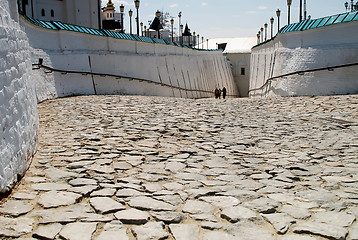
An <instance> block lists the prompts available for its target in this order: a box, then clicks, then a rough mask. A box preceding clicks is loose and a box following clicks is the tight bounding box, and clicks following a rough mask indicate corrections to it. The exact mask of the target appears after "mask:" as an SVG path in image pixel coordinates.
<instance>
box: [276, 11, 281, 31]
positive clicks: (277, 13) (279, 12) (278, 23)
mask: <svg viewBox="0 0 358 240" xmlns="http://www.w3.org/2000/svg"><path fill="white" fill-rule="evenodd" d="M276 16H277V32H279V31H280V16H281V10H280V9H277V10H276Z"/></svg>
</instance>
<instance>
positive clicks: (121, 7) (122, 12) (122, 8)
mask: <svg viewBox="0 0 358 240" xmlns="http://www.w3.org/2000/svg"><path fill="white" fill-rule="evenodd" d="M119 9H120V11H121V25H122V26H121V33H124V22H123V14H124V6H123V4H122V5H121V6H120V7H119Z"/></svg>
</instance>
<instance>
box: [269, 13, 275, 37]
mask: <svg viewBox="0 0 358 240" xmlns="http://www.w3.org/2000/svg"><path fill="white" fill-rule="evenodd" d="M274 21H275V19H274V18H273V17H272V18H270V23H271V38H272V37H273V22H274Z"/></svg>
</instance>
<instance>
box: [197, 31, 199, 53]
mask: <svg viewBox="0 0 358 240" xmlns="http://www.w3.org/2000/svg"><path fill="white" fill-rule="evenodd" d="M197 37H198V49H200V34H198V36H197Z"/></svg>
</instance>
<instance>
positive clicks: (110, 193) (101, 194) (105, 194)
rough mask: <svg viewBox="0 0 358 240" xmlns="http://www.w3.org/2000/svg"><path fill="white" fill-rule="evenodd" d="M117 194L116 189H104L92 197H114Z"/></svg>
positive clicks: (92, 194)
mask: <svg viewBox="0 0 358 240" xmlns="http://www.w3.org/2000/svg"><path fill="white" fill-rule="evenodd" d="M115 193H116V189H114V188H104V189H101V190H98V191H95V192H92V193H91V195H90V196H91V197H112V196H113V195H114V194H115Z"/></svg>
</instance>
